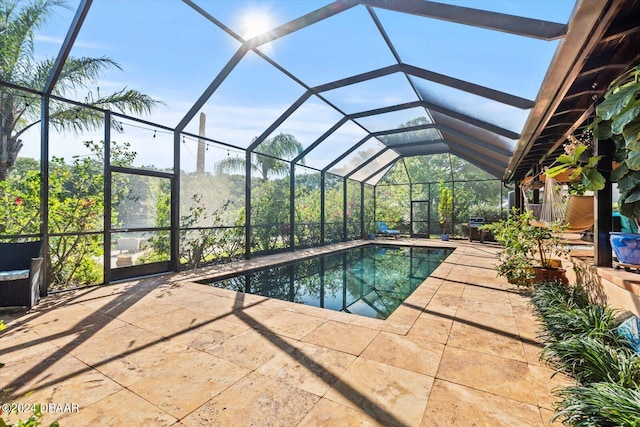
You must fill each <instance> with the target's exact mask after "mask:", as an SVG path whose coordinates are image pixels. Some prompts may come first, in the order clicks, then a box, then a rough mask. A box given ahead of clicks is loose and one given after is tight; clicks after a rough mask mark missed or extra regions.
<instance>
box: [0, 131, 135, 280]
mask: <svg viewBox="0 0 640 427" xmlns="http://www.w3.org/2000/svg"><path fill="white" fill-rule="evenodd" d="M84 144H85V146H86V147H87V148H89V150H90V151H91V153H92V154H91V155H89V156H83V157H78V158H75V159H74V160H73V162H71V163H70V164H69V163H67V162H66V161H65V159H64V158H61V157H53V158H52V159H51V161H50V162H49V209H48V213H49V233H51V234H53V235H56V234H57V236H52V237H51V238H50V241H49V258H48V260H47V263H46V265H47V268H48V269H49V277H50V287H51V288H53V289H63V288H69V287H75V286H80V285H86V284H93V283H97V282H99V281H100V278H101V274H102V273H101V271H102V265H101V263H100V262H99V261H97V260H98V259H99V258H100V256H102V254H103V248H102V239H101V236H100V234H98V233H99V232H100V231H102V230H103V229H104V200H105V197H104V174H103V170H104V159H103V151H104V150H103V148H102V147H103V143H102V142H100V143H95V142H93V141H86V142H85V143H84ZM111 153H112V162H113V164H116V165H119V166H129V165H130V164H131V163H132V162H133V159H134V158H135V155H136V154H135V153H134V152H132V151H131V150H130V146H129V144H127V143H124V144H118V143H116V142H115V141H112V143H111ZM128 187H129V181H128V178H126V177H119V178H117V181H116V182H115V183H114V184H113V189H114V192H113V193H112V194H111V200H112V218H113V219H114V222H117V218H118V212H117V207H118V205H119V204H120V203H121V201H122V200H124V199H125V198H126V197H127V194H128V190H127V188H128ZM39 209H40V171H39V165H38V162H37V161H34V160H33V159H20V161H18V162H17V163H16V168H15V170H14V171H13V173H12V174H11V175H10V176H9V178H8V179H7V180H5V181H0V218H4V219H5V221H4V223H3V224H2V227H0V232H2V233H3V234H7V235H20V234H38V233H39V232H40V217H39ZM93 233H96V234H93Z"/></svg>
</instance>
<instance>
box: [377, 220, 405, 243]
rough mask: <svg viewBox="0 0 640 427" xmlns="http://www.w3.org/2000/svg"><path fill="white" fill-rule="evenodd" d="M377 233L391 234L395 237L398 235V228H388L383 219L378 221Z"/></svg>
mask: <svg viewBox="0 0 640 427" xmlns="http://www.w3.org/2000/svg"><path fill="white" fill-rule="evenodd" d="M378 233H379V234H382V235H383V236H393V237H395V238H396V239H397V238H398V236H399V235H400V232H399V231H398V230H389V227H388V226H387V223H386V222H384V221H378Z"/></svg>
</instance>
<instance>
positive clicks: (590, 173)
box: [582, 169, 606, 191]
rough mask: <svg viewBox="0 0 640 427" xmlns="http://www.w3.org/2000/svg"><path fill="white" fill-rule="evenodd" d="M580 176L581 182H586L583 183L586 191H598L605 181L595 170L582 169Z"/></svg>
mask: <svg viewBox="0 0 640 427" xmlns="http://www.w3.org/2000/svg"><path fill="white" fill-rule="evenodd" d="M582 176H583V178H584V180H583V181H585V180H586V181H587V182H585V183H584V184H585V186H586V188H587V190H590V191H598V190H602V189H603V188H604V185H605V183H606V179H604V176H602V174H601V173H600V172H598V170H597V169H584V171H583V174H582Z"/></svg>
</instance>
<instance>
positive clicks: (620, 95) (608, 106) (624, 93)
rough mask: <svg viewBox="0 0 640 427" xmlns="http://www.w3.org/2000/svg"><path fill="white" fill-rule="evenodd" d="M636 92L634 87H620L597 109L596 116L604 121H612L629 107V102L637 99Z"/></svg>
mask: <svg viewBox="0 0 640 427" xmlns="http://www.w3.org/2000/svg"><path fill="white" fill-rule="evenodd" d="M636 90H637V88H636V87H635V86H634V85H628V86H623V87H620V88H619V90H617V91H615V92H612V93H611V94H610V95H609V96H608V97H607V98H606V99H605V100H604V101H602V102H601V103H600V104H599V105H598V106H597V107H596V114H597V115H598V117H601V118H602V119H603V120H611V119H612V118H613V117H615V116H617V115H618V114H620V112H622V110H624V109H625V108H626V106H627V105H629V101H631V100H632V99H633V98H634V97H635V94H636Z"/></svg>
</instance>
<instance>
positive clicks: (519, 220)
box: [480, 209, 568, 286]
mask: <svg viewBox="0 0 640 427" xmlns="http://www.w3.org/2000/svg"><path fill="white" fill-rule="evenodd" d="M532 220H533V215H532V214H531V213H530V212H523V213H518V212H517V211H516V210H515V209H514V210H513V211H512V212H511V214H510V215H509V217H508V218H507V219H506V220H503V221H498V222H494V223H492V224H486V225H483V226H481V227H480V229H481V230H488V231H491V232H492V233H493V235H494V237H495V240H496V241H497V242H498V243H500V244H501V245H502V246H503V247H504V249H503V250H502V251H500V253H499V254H498V261H499V263H498V265H497V266H496V270H497V271H498V275H499V276H503V277H506V278H507V280H508V281H509V283H512V284H515V285H518V286H530V285H531V284H533V283H539V282H542V281H559V282H563V283H568V280H567V277H566V275H565V273H566V270H564V269H563V268H561V267H560V266H559V265H558V257H559V256H561V255H563V254H564V253H565V249H564V246H563V245H562V244H561V242H560V238H559V237H558V234H559V233H561V232H562V231H563V229H564V227H563V226H562V225H560V224H558V223H552V224H549V225H548V226H547V227H544V228H543V227H536V226H534V225H532Z"/></svg>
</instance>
